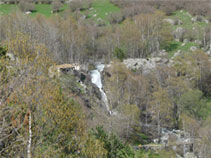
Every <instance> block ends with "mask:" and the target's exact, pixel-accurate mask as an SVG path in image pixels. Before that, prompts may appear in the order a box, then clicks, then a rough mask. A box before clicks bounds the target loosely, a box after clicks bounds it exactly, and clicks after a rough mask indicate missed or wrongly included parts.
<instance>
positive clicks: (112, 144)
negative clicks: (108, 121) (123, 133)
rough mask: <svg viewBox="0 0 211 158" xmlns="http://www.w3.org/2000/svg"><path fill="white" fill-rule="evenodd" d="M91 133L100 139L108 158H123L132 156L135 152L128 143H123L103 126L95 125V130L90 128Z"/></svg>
mask: <svg viewBox="0 0 211 158" xmlns="http://www.w3.org/2000/svg"><path fill="white" fill-rule="evenodd" d="M91 134H92V135H93V136H94V137H95V139H97V140H100V141H101V142H102V143H103V144H104V148H105V149H106V150H107V157H108V158H123V157H134V156H135V152H134V150H133V149H132V147H130V146H129V145H125V144H123V143H122V141H121V140H120V139H119V138H118V137H117V136H116V135H114V134H113V133H111V134H109V135H108V134H107V133H106V132H105V131H104V129H103V127H101V126H100V127H96V130H94V129H92V130H91Z"/></svg>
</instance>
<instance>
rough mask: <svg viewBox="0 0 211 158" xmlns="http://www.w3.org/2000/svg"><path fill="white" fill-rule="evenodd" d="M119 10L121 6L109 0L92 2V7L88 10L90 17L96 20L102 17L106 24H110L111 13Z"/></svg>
mask: <svg viewBox="0 0 211 158" xmlns="http://www.w3.org/2000/svg"><path fill="white" fill-rule="evenodd" d="M119 11H120V8H118V7H117V6H115V5H113V4H112V3H110V2H109V0H95V1H94V2H93V4H92V9H91V10H89V11H88V17H89V18H91V19H94V20H95V21H98V20H99V19H101V20H102V21H103V22H105V23H106V24H109V21H108V17H109V15H110V14H111V13H115V12H119ZM95 15H96V16H95Z"/></svg>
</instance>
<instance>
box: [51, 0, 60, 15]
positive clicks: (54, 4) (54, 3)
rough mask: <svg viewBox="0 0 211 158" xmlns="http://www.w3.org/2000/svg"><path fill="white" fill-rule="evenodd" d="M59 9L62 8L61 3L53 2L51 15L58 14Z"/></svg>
mask: <svg viewBox="0 0 211 158" xmlns="http://www.w3.org/2000/svg"><path fill="white" fill-rule="evenodd" d="M61 7H62V3H61V2H60V1H54V2H53V3H52V11H53V13H55V12H59V11H60V8H61Z"/></svg>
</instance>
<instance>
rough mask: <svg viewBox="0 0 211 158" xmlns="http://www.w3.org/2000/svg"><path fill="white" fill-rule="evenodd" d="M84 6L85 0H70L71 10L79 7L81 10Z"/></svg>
mask: <svg viewBox="0 0 211 158" xmlns="http://www.w3.org/2000/svg"><path fill="white" fill-rule="evenodd" d="M82 8H83V2H82V1H81V0H78V1H76V0H75V1H71V2H70V10H71V11H72V12H74V11H76V10H77V9H79V10H81V9H82Z"/></svg>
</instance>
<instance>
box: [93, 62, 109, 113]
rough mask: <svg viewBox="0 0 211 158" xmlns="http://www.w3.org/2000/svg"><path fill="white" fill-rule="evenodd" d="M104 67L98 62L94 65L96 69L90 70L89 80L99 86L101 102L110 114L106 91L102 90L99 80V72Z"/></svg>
mask: <svg viewBox="0 0 211 158" xmlns="http://www.w3.org/2000/svg"><path fill="white" fill-rule="evenodd" d="M104 67H105V65H103V64H98V65H97V66H96V70H92V71H91V81H92V83H93V84H95V85H96V86H97V87H98V88H99V90H100V93H101V97H102V100H103V102H104V104H105V106H106V109H107V111H108V112H109V114H110V115H111V114H112V111H111V110H110V108H109V104H108V98H107V96H106V93H105V92H104V90H103V85H102V81H101V74H100V73H101V72H102V71H103V70H104Z"/></svg>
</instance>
